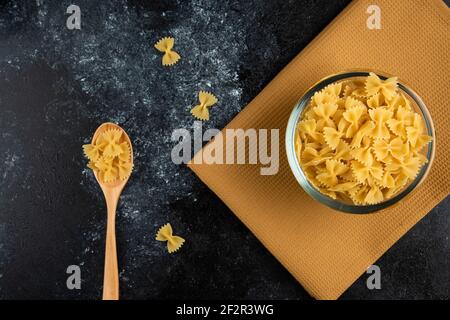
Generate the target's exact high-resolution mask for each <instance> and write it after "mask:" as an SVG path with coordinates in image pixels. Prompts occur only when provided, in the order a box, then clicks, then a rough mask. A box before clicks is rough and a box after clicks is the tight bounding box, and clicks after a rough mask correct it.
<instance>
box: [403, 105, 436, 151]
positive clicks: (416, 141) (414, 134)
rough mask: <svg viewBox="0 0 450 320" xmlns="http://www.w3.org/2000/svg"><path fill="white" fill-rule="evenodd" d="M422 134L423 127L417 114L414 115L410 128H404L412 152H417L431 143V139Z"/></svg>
mask: <svg viewBox="0 0 450 320" xmlns="http://www.w3.org/2000/svg"><path fill="white" fill-rule="evenodd" d="M423 132H424V125H423V121H422V118H421V116H420V115H419V114H417V113H416V114H414V120H413V124H412V126H411V127H407V128H406V137H407V140H408V142H409V144H410V145H411V147H412V148H413V149H414V150H417V151H419V150H420V149H422V148H423V147H424V146H425V145H426V144H428V143H429V142H431V140H432V138H431V137H430V136H428V135H426V134H423Z"/></svg>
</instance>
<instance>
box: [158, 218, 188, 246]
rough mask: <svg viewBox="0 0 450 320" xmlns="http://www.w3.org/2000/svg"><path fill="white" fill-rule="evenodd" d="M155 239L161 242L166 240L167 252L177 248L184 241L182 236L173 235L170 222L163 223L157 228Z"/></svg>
mask: <svg viewBox="0 0 450 320" xmlns="http://www.w3.org/2000/svg"><path fill="white" fill-rule="evenodd" d="M156 240H158V241H163V242H164V241H167V251H169V253H173V252H175V251H177V250H179V249H180V248H181V246H182V245H183V244H184V242H185V240H184V239H183V238H182V237H179V236H174V235H173V231H172V226H171V225H170V223H167V224H165V225H164V226H162V227H161V228H160V229H159V230H158V232H157V234H156Z"/></svg>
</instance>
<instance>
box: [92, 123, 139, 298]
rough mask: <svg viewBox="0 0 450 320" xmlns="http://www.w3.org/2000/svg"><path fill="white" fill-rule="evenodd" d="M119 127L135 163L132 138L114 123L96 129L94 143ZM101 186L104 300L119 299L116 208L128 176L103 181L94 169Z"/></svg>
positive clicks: (122, 139)
mask: <svg viewBox="0 0 450 320" xmlns="http://www.w3.org/2000/svg"><path fill="white" fill-rule="evenodd" d="M110 129H116V130H117V129H118V130H120V131H122V137H121V142H124V141H126V142H127V143H128V144H129V146H130V156H131V159H130V161H131V163H132V164H133V147H132V145H131V141H130V138H129V137H128V135H127V133H126V132H125V130H123V129H122V128H121V127H119V126H118V125H116V124H114V123H109V122H107V123H103V124H102V125H100V126H99V127H98V129H97V130H96V131H95V133H94V136H93V138H92V143H94V142H95V141H96V140H97V138H98V137H99V136H100V135H101V134H102V133H103V132H105V131H106V130H110ZM94 175H95V178H96V179H97V182H98V184H99V185H100V188H101V189H102V191H103V194H104V195H105V200H106V207H107V209H108V218H107V227H106V249H105V273H104V276H103V300H119V270H118V266H117V249H116V208H117V203H118V202H119V197H120V194H121V193H122V190H123V188H124V187H125V184H126V183H127V182H128V178H129V177H128V178H127V179H125V180H118V181H115V182H103V181H101V179H99V177H98V175H97V173H96V172H95V171H94Z"/></svg>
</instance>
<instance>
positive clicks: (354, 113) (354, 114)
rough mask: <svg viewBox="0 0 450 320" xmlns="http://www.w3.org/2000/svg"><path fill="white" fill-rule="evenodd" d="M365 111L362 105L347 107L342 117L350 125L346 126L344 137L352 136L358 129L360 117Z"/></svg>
mask: <svg viewBox="0 0 450 320" xmlns="http://www.w3.org/2000/svg"><path fill="white" fill-rule="evenodd" d="M366 113H367V108H366V107H364V106H361V105H359V106H354V107H351V108H350V109H348V110H347V111H345V112H344V114H343V117H344V119H345V120H347V122H349V123H350V126H349V127H348V128H347V131H346V133H345V137H346V138H352V137H353V136H354V135H355V133H356V132H357V131H358V129H359V127H360V124H361V118H362V117H363V115H364V114H366Z"/></svg>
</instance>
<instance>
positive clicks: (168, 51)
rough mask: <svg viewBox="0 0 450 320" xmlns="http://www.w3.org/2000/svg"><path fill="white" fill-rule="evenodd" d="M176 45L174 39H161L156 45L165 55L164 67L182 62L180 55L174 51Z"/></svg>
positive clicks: (163, 58) (163, 59)
mask: <svg viewBox="0 0 450 320" xmlns="http://www.w3.org/2000/svg"><path fill="white" fill-rule="evenodd" d="M174 44H175V39H174V38H172V37H164V38H162V39H160V40H159V41H158V42H157V43H156V44H155V48H156V49H157V50H158V51H160V52H163V53H164V55H163V57H162V65H163V66H171V65H174V64H175V63H177V62H178V60H180V55H179V54H178V53H176V52H175V51H173V50H172V49H173V46H174Z"/></svg>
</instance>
